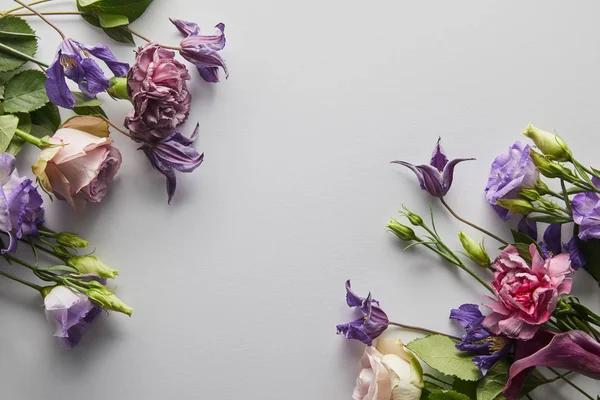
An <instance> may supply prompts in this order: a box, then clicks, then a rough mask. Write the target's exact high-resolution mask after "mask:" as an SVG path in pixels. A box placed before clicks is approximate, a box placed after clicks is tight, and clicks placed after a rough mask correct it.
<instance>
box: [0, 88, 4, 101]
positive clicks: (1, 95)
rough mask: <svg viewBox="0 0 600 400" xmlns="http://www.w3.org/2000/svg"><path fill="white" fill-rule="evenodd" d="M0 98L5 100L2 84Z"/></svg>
mask: <svg viewBox="0 0 600 400" xmlns="http://www.w3.org/2000/svg"><path fill="white" fill-rule="evenodd" d="M0 100H4V86H0Z"/></svg>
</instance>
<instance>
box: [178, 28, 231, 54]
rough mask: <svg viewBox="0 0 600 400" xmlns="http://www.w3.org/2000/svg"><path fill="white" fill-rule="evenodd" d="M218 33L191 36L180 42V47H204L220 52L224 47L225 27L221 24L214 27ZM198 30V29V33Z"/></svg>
mask: <svg viewBox="0 0 600 400" xmlns="http://www.w3.org/2000/svg"><path fill="white" fill-rule="evenodd" d="M215 29H217V31H218V33H217V34H215V35H199V34H192V35H190V36H188V37H186V38H185V39H183V40H182V41H181V46H182V47H193V46H206V47H208V48H210V49H212V50H222V49H223V48H224V47H225V43H226V39H225V25H224V24H223V23H220V24H218V25H217V26H215ZM199 31H200V28H198V32H199Z"/></svg>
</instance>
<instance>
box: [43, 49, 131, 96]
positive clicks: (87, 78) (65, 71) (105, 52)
mask: <svg viewBox="0 0 600 400" xmlns="http://www.w3.org/2000/svg"><path fill="white" fill-rule="evenodd" d="M91 56H94V57H96V58H98V59H100V60H102V61H104V63H105V64H106V65H107V66H108V68H109V69H110V70H111V71H112V73H113V74H115V76H124V75H125V74H127V70H128V69H129V64H127V63H123V62H120V61H119V60H117V59H116V57H115V56H114V54H113V53H112V52H111V51H110V49H109V48H108V47H107V46H105V45H103V44H101V43H98V44H97V45H95V46H88V45H85V44H83V43H80V42H78V41H76V40H73V39H66V40H64V41H62V42H61V44H60V45H59V47H58V51H57V53H56V58H55V59H54V61H53V62H52V65H50V67H49V68H48V69H47V70H46V77H47V79H46V92H47V93H48V98H49V99H50V101H51V102H52V103H54V104H56V105H57V106H61V107H64V108H73V106H74V105H75V98H74V97H73V94H71V91H70V90H69V87H68V86H67V81H66V78H69V79H70V80H72V81H73V82H76V83H77V84H78V85H79V89H80V90H81V91H82V92H83V93H84V94H85V95H86V96H88V97H96V94H97V93H100V92H103V91H105V90H106V89H108V88H109V87H110V83H109V81H108V79H107V78H106V76H105V75H104V72H102V69H100V67H99V66H98V64H97V63H96V61H95V60H94V59H92V58H91Z"/></svg>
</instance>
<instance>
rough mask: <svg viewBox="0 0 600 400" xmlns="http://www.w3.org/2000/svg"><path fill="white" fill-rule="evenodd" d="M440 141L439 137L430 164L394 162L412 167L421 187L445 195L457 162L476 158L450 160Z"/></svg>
mask: <svg viewBox="0 0 600 400" xmlns="http://www.w3.org/2000/svg"><path fill="white" fill-rule="evenodd" d="M440 141H441V138H438V141H437V144H436V145H435V148H434V149H433V155H432V157H431V161H430V162H429V165H425V164H423V165H413V164H410V163H408V162H406V161H392V163H394V164H400V165H404V166H405V167H407V168H410V169H411V170H412V171H413V172H414V173H415V175H417V178H418V179H419V185H420V186H421V189H422V190H426V191H427V192H429V194H431V195H432V196H434V197H444V196H445V195H446V193H448V190H450V185H452V178H453V176H454V167H456V164H458V163H459V162H462V161H468V160H474V158H455V159H454V160H452V161H448V158H447V157H446V154H445V153H444V149H442V146H441V145H440Z"/></svg>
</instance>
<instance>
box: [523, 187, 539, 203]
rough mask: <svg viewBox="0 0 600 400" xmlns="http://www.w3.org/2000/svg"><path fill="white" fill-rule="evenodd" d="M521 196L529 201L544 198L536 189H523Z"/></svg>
mask: <svg viewBox="0 0 600 400" xmlns="http://www.w3.org/2000/svg"><path fill="white" fill-rule="evenodd" d="M521 196H523V197H524V198H526V199H527V200H529V201H538V200H539V199H541V198H542V197H541V196H540V194H539V193H538V192H537V190H535V189H521Z"/></svg>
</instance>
